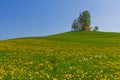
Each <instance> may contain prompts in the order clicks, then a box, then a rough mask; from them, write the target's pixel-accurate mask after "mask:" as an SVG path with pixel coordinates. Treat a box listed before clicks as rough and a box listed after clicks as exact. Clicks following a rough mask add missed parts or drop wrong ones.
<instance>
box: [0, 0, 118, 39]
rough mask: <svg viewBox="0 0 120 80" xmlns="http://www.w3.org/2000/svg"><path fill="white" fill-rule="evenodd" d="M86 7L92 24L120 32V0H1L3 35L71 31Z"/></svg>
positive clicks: (6, 37) (102, 29)
mask: <svg viewBox="0 0 120 80" xmlns="http://www.w3.org/2000/svg"><path fill="white" fill-rule="evenodd" d="M84 10H88V11H89V12H90V13H91V21H92V22H91V26H92V27H94V26H99V30H100V31H109V32H111V31H112V32H120V16H119V15H120V0H0V39H9V38H16V37H27V36H44V35H50V34H56V33H61V32H66V31H70V30H71V24H72V22H73V20H74V19H75V18H77V17H78V16H79V13H80V12H81V11H84Z"/></svg>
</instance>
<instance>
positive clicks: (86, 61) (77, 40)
mask: <svg viewBox="0 0 120 80" xmlns="http://www.w3.org/2000/svg"><path fill="white" fill-rule="evenodd" d="M1 79H3V80H120V33H111V32H66V33H61V34H55V35H50V36H44V37H27V38H17V39H11V40H4V41H0V80H1Z"/></svg>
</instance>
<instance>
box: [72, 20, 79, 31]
mask: <svg viewBox="0 0 120 80" xmlns="http://www.w3.org/2000/svg"><path fill="white" fill-rule="evenodd" d="M72 30H73V31H78V24H77V19H75V20H74V21H73V24H72Z"/></svg>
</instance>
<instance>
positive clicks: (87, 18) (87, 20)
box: [82, 11, 91, 30]
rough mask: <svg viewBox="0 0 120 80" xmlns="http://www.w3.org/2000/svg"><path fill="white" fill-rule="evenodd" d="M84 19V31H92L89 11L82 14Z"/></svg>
mask: <svg viewBox="0 0 120 80" xmlns="http://www.w3.org/2000/svg"><path fill="white" fill-rule="evenodd" d="M82 19H83V30H90V25H91V21H90V13H89V11H84V12H83V13H82Z"/></svg>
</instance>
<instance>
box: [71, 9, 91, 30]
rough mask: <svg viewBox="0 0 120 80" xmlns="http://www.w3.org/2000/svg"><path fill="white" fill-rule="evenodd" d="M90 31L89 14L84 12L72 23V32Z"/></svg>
mask: <svg viewBox="0 0 120 80" xmlns="http://www.w3.org/2000/svg"><path fill="white" fill-rule="evenodd" d="M91 29H92V27H91V23H90V13H89V12H88V11H84V12H83V13H80V15H79V17H78V18H77V19H75V20H74V21H73V24H72V31H90V30H91Z"/></svg>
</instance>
